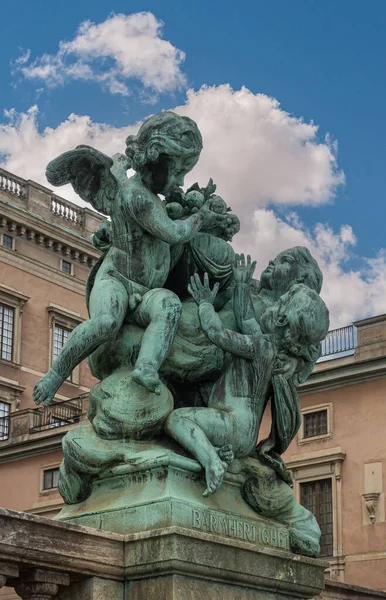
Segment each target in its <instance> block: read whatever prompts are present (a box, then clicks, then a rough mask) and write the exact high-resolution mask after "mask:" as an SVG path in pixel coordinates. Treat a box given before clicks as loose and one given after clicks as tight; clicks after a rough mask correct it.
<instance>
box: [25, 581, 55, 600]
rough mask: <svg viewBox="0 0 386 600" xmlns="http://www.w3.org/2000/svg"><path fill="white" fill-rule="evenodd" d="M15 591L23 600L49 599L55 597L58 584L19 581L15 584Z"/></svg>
mask: <svg viewBox="0 0 386 600" xmlns="http://www.w3.org/2000/svg"><path fill="white" fill-rule="evenodd" d="M15 591H16V593H17V594H18V595H19V596H20V597H21V598H22V599H23V600H51V599H52V598H56V595H57V593H58V591H59V586H58V585H57V584H56V583H43V582H39V581H33V582H23V581H20V582H18V583H17V584H16V586H15Z"/></svg>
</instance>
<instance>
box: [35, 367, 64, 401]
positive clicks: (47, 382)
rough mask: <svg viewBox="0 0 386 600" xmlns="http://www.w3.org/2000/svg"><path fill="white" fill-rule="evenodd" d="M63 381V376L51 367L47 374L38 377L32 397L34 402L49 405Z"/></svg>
mask: <svg viewBox="0 0 386 600" xmlns="http://www.w3.org/2000/svg"><path fill="white" fill-rule="evenodd" d="M63 381H64V379H63V377H61V376H60V375H58V374H57V373H55V371H52V369H51V371H49V372H48V373H47V375H45V376H44V377H42V378H41V379H39V381H38V382H37V384H36V385H35V387H34V390H33V393H32V397H33V399H34V402H35V404H44V406H49V405H50V404H51V402H52V399H53V397H54V396H55V394H56V392H57V391H58V389H59V388H60V386H61V385H62V383H63Z"/></svg>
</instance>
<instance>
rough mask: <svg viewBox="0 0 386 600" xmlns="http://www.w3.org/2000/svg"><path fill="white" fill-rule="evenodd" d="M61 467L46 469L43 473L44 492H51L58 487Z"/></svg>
mask: <svg viewBox="0 0 386 600" xmlns="http://www.w3.org/2000/svg"><path fill="white" fill-rule="evenodd" d="M58 479H59V467H56V468H55V469H45V470H44V471H43V490H51V489H53V488H57V487H58Z"/></svg>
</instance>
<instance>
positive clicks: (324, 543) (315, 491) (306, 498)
mask: <svg viewBox="0 0 386 600" xmlns="http://www.w3.org/2000/svg"><path fill="white" fill-rule="evenodd" d="M300 502H301V504H302V505H303V506H305V508H307V509H308V510H309V511H310V512H312V513H313V514H314V515H315V517H316V520H317V521H318V523H319V527H320V530H321V532H322V537H321V538H320V556H332V554H333V521H332V481H331V479H320V480H318V481H310V482H307V483H301V484H300Z"/></svg>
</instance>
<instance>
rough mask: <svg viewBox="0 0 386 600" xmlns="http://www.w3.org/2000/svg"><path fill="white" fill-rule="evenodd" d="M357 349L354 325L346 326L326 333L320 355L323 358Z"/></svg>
mask: <svg viewBox="0 0 386 600" xmlns="http://www.w3.org/2000/svg"><path fill="white" fill-rule="evenodd" d="M356 347H357V329H356V327H354V325H347V326H346V327H340V328H339V329H332V330H331V331H329V332H328V334H327V336H326V339H325V340H323V342H322V354H321V358H323V357H324V356H332V355H333V354H341V353H343V352H350V351H352V350H355V348H356Z"/></svg>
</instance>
